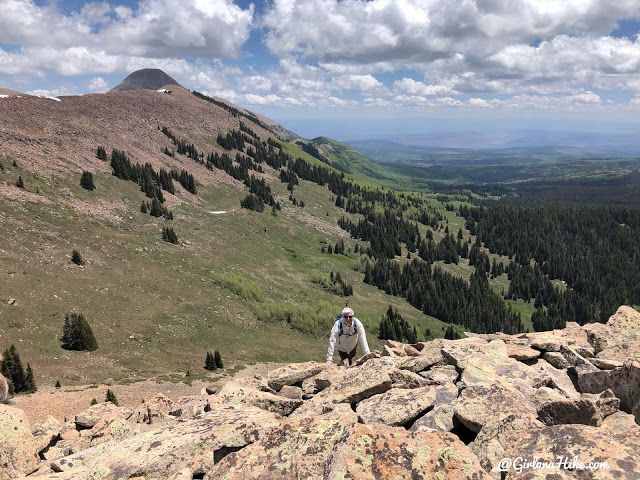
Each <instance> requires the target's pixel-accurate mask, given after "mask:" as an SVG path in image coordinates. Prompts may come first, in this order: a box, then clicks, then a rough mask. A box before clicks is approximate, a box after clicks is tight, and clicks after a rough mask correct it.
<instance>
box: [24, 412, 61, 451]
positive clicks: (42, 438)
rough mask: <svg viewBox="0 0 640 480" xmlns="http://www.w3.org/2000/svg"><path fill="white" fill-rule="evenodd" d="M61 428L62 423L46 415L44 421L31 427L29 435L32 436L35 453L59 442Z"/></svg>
mask: <svg viewBox="0 0 640 480" xmlns="http://www.w3.org/2000/svg"><path fill="white" fill-rule="evenodd" d="M62 426H63V425H62V423H60V421H58V419H57V418H55V417H52V416H51V415H47V417H46V418H45V419H43V420H41V421H39V422H38V423H36V424H34V425H33V426H32V427H31V434H32V435H33V443H34V445H35V447H36V452H38V453H39V452H41V451H42V450H44V449H46V448H48V447H49V446H51V445H52V444H55V442H57V441H58V440H60V438H61V437H60V432H61V431H62Z"/></svg>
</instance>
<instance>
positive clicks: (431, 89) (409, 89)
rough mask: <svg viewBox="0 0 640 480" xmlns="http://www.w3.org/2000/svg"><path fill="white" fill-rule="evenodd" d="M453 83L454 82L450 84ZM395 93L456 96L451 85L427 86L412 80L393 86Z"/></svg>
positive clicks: (403, 80) (405, 79) (401, 81)
mask: <svg viewBox="0 0 640 480" xmlns="http://www.w3.org/2000/svg"><path fill="white" fill-rule="evenodd" d="M448 83H453V82H448ZM393 89H394V91H397V92H403V93H406V94H409V95H424V96H430V95H432V96H440V95H451V94H455V93H456V92H455V90H454V89H452V88H451V86H450V85H444V84H439V85H427V84H425V83H422V82H416V81H415V80H413V79H411V78H403V79H402V80H398V81H396V82H395V83H394V84H393Z"/></svg>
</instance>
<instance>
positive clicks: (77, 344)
mask: <svg viewBox="0 0 640 480" xmlns="http://www.w3.org/2000/svg"><path fill="white" fill-rule="evenodd" d="M60 341H61V342H62V348H64V349H66V350H87V351H93V350H96V349H97V348H98V342H96V338H95V336H94V335H93V331H92V330H91V327H90V326H89V323H88V322H87V321H86V320H85V318H84V315H82V314H77V313H72V314H71V315H67V317H66V318H65V320H64V325H63V326H62V337H61V338H60Z"/></svg>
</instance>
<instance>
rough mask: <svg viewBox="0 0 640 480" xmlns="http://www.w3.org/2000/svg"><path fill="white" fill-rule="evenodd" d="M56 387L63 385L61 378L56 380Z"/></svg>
mask: <svg viewBox="0 0 640 480" xmlns="http://www.w3.org/2000/svg"><path fill="white" fill-rule="evenodd" d="M55 387H56V388H60V387H62V385H61V384H60V380H56V384H55Z"/></svg>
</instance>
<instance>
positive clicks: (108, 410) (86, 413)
mask: <svg viewBox="0 0 640 480" xmlns="http://www.w3.org/2000/svg"><path fill="white" fill-rule="evenodd" d="M117 410H118V407H117V406H116V405H114V404H113V403H111V402H104V403H98V404H96V405H92V406H91V407H89V408H87V409H86V410H83V411H82V412H80V413H79V414H77V415H76V419H75V422H76V428H78V429H83V428H93V427H94V426H95V424H96V423H98V422H99V421H100V419H101V418H103V417H106V416H108V415H111V414H112V413H113V412H115V411H117Z"/></svg>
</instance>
